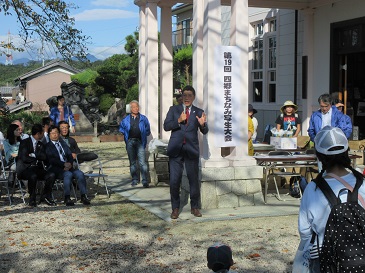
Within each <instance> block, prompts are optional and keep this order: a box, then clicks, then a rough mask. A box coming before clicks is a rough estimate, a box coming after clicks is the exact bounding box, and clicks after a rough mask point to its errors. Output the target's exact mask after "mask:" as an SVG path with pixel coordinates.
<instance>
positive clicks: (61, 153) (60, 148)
mask: <svg viewBox="0 0 365 273" xmlns="http://www.w3.org/2000/svg"><path fill="white" fill-rule="evenodd" d="M56 148H57V150H58V152H59V154H60V155H61V157H62V159H63V162H66V155H65V152H64V151H63V149H62V147H61V144H60V143H59V142H56Z"/></svg>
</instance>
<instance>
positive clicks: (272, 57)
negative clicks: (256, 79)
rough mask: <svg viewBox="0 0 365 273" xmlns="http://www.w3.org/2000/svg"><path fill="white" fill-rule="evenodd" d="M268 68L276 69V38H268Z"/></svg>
mask: <svg viewBox="0 0 365 273" xmlns="http://www.w3.org/2000/svg"><path fill="white" fill-rule="evenodd" d="M269 68H276V37H270V38H269Z"/></svg>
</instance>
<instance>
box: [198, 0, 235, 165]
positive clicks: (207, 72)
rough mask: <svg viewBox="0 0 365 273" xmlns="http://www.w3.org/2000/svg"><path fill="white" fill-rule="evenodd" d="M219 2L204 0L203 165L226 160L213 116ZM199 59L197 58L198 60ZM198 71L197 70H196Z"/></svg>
mask: <svg viewBox="0 0 365 273" xmlns="http://www.w3.org/2000/svg"><path fill="white" fill-rule="evenodd" d="M221 32H222V31H221V2H220V0H204V25H203V68H204V69H203V71H204V75H203V77H204V101H203V109H205V111H206V113H207V119H208V125H209V133H208V134H207V135H205V136H204V138H203V154H202V156H203V158H204V159H208V160H203V161H202V166H203V167H225V166H228V164H229V163H228V162H227V161H226V160H223V158H222V156H221V148H220V147H216V146H215V141H214V135H215V131H216V128H215V124H214V122H209V121H210V120H211V121H213V120H214V119H215V116H214V106H215V105H214V79H215V76H216V75H215V73H214V49H215V46H216V45H220V44H221ZM198 61H199V60H198ZM198 73H199V71H198Z"/></svg>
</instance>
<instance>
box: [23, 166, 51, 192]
mask: <svg viewBox="0 0 365 273" xmlns="http://www.w3.org/2000/svg"><path fill="white" fill-rule="evenodd" d="M18 178H19V179H24V180H28V192H29V194H30V197H31V198H33V199H35V195H36V189H37V181H38V180H45V184H44V189H43V195H44V196H47V197H50V196H51V194H52V187H53V184H54V182H55V174H54V173H51V172H47V171H46V170H44V169H43V167H41V166H31V167H29V168H27V169H25V170H24V171H23V172H22V173H21V174H20V175H19V176H18Z"/></svg>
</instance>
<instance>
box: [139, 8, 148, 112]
mask: <svg viewBox="0 0 365 273" xmlns="http://www.w3.org/2000/svg"><path fill="white" fill-rule="evenodd" d="M145 42H146V6H145V5H141V6H139V45H138V72H139V73H138V90H139V91H138V93H139V99H138V100H139V105H140V112H141V113H142V114H144V115H145V114H146V105H147V103H146V88H145V85H146V82H145V73H146V72H145V69H146V45H145Z"/></svg>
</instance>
